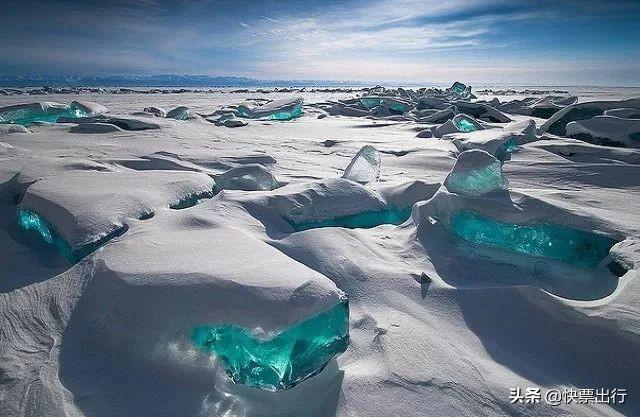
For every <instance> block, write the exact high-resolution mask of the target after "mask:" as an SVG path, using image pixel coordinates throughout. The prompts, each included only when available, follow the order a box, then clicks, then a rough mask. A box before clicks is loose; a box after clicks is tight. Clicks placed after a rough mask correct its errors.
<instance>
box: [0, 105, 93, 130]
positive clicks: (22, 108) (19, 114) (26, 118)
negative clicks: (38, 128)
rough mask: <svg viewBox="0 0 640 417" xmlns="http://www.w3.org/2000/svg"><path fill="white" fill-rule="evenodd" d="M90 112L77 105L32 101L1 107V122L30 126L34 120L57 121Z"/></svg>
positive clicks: (82, 115) (84, 115) (83, 115)
mask: <svg viewBox="0 0 640 417" xmlns="http://www.w3.org/2000/svg"><path fill="white" fill-rule="evenodd" d="M87 115H88V114H87V113H86V112H85V111H84V110H83V109H81V108H80V107H79V106H77V105H76V104H75V103H72V104H71V105H65V104H58V103H48V102H45V103H31V104H20V105H16V106H9V107H4V108H2V109H0V123H15V124H19V125H22V126H29V125H30V124H31V123H33V122H48V123H56V122H57V121H58V119H59V118H60V117H67V118H78V117H86V116H87Z"/></svg>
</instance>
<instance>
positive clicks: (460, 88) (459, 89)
mask: <svg viewBox="0 0 640 417" xmlns="http://www.w3.org/2000/svg"><path fill="white" fill-rule="evenodd" d="M447 91H448V92H450V93H452V94H453V95H455V96H456V97H457V98H460V99H463V100H466V99H468V98H470V97H471V86H466V85H464V84H462V83H461V82H458V81H456V82H454V83H453V85H452V86H451V87H449V88H448V89H447Z"/></svg>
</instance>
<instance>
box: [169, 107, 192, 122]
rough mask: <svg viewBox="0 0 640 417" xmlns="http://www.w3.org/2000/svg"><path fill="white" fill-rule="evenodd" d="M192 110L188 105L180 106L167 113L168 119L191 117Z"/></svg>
mask: <svg viewBox="0 0 640 417" xmlns="http://www.w3.org/2000/svg"><path fill="white" fill-rule="evenodd" d="M191 117H192V116H191V110H189V107H186V106H179V107H176V108H175V109H173V110H171V111H169V112H168V113H167V118H168V119H177V120H187V119H190V118H191Z"/></svg>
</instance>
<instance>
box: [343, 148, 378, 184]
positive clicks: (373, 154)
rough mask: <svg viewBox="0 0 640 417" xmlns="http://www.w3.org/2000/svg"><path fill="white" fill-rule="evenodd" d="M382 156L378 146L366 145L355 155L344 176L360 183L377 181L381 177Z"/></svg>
mask: <svg viewBox="0 0 640 417" xmlns="http://www.w3.org/2000/svg"><path fill="white" fill-rule="evenodd" d="M381 162H382V156H381V155H380V152H378V150H377V149H376V148H374V147H373V146H371V145H365V146H363V147H362V149H360V150H359V151H358V153H357V154H356V156H354V157H353V159H352V160H351V162H350V163H349V165H348V166H347V168H346V169H345V170H344V174H343V175H342V178H345V179H348V180H351V181H356V182H360V183H368V182H374V181H377V180H378V178H380V164H381Z"/></svg>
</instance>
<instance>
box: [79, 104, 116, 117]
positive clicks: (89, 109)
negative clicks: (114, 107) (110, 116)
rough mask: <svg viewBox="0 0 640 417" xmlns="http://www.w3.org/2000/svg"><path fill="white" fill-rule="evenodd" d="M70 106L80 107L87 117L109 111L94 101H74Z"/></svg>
mask: <svg viewBox="0 0 640 417" xmlns="http://www.w3.org/2000/svg"><path fill="white" fill-rule="evenodd" d="M70 106H71V107H73V108H77V109H79V110H80V111H81V112H82V113H83V114H84V115H85V116H87V117H93V116H100V115H101V114H105V113H109V109H108V108H106V107H105V106H103V105H102V104H99V103H94V102H92V101H72V102H71V105H70Z"/></svg>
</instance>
